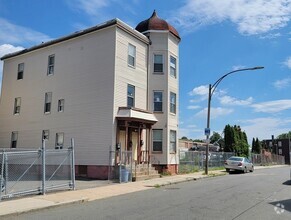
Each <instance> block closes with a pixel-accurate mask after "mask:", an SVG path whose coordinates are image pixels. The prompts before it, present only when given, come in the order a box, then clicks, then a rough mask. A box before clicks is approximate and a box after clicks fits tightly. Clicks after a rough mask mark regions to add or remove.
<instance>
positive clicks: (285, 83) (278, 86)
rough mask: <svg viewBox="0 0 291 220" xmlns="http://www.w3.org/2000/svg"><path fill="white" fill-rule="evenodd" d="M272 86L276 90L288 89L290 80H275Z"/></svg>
mask: <svg viewBox="0 0 291 220" xmlns="http://www.w3.org/2000/svg"><path fill="white" fill-rule="evenodd" d="M273 85H274V87H275V88H276V89H285V88H288V87H289V86H291V78H285V79H281V80H277V81H276V82H274V84H273Z"/></svg>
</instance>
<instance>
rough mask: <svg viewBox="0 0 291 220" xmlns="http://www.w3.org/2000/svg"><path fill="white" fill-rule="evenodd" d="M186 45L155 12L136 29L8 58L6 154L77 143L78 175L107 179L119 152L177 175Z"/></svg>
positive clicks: (86, 34) (81, 37) (1, 138)
mask: <svg viewBox="0 0 291 220" xmlns="http://www.w3.org/2000/svg"><path fill="white" fill-rule="evenodd" d="M180 40H181V39H180V36H179V34H178V32H177V31H176V30H175V28H174V27H172V26H171V25H170V24H169V23H167V22H166V21H165V20H163V19H161V18H159V17H158V15H157V13H156V12H155V11H154V12H153V14H152V16H151V17H150V18H149V19H146V20H144V21H142V22H140V23H139V24H138V25H137V26H136V28H132V27H130V26H129V25H127V24H126V23H124V22H122V21H121V20H119V19H113V20H110V21H107V22H104V23H102V24H100V25H97V26H94V27H91V28H88V29H86V30H83V31H79V32H75V33H73V34H70V35H68V36H64V37H61V38H58V39H55V40H52V41H49V42H45V43H42V44H40V45H37V46H34V47H31V48H27V49H24V50H22V51H19V52H15V53H12V54H7V55H5V56H3V57H2V58H1V60H3V61H4V65H3V79H2V91H1V100H0V147H1V148H17V149H22V148H29V149H31V148H39V147H40V146H41V144H42V140H46V146H47V148H55V149H60V148H64V147H67V146H68V145H69V144H70V139H71V138H74V140H75V157H76V175H85V176H87V177H89V178H99V179H104V178H107V171H108V167H109V165H110V163H109V161H108V160H109V152H110V150H112V149H115V147H116V146H117V145H119V146H121V148H122V150H132V152H133V158H134V161H135V162H136V163H137V164H141V163H150V164H152V165H154V166H155V167H156V168H158V169H159V170H167V171H169V172H172V173H174V172H176V171H177V166H178V164H179V158H178V150H177V148H178V114H179V112H178V109H179V108H178V107H179V103H178V100H179V42H180Z"/></svg>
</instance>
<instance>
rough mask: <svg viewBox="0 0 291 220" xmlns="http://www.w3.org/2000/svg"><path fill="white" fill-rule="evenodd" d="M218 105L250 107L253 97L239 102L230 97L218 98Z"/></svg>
mask: <svg viewBox="0 0 291 220" xmlns="http://www.w3.org/2000/svg"><path fill="white" fill-rule="evenodd" d="M219 100H220V103H221V104H222V105H239V106H244V105H250V104H252V102H253V97H249V98H247V99H246V100H240V99H236V98H234V97H231V96H222V97H220V98H219Z"/></svg>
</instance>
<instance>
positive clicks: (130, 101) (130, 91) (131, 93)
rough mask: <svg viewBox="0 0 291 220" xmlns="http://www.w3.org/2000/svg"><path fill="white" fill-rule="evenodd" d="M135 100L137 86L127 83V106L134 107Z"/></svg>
mask: <svg viewBox="0 0 291 220" xmlns="http://www.w3.org/2000/svg"><path fill="white" fill-rule="evenodd" d="M134 100H135V87H134V86H133V85H127V107H129V108H131V107H134V102H135V101H134Z"/></svg>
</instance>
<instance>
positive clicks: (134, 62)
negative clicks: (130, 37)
mask: <svg viewBox="0 0 291 220" xmlns="http://www.w3.org/2000/svg"><path fill="white" fill-rule="evenodd" d="M130 47H133V48H134V54H133V55H131V54H130ZM129 56H131V57H133V65H132V64H130V63H129ZM127 65H128V66H130V67H133V68H135V66H136V46H134V45H133V44H131V43H129V44H128V47H127Z"/></svg>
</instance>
